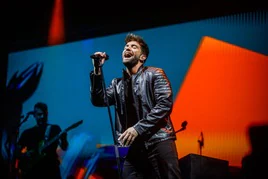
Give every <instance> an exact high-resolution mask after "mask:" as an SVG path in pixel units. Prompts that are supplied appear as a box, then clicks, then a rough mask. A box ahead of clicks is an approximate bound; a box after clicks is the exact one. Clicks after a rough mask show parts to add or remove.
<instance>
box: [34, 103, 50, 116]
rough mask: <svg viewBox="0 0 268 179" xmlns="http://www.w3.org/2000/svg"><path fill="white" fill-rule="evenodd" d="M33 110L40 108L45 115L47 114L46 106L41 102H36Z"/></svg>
mask: <svg viewBox="0 0 268 179" xmlns="http://www.w3.org/2000/svg"><path fill="white" fill-rule="evenodd" d="M34 108H40V109H41V110H42V111H43V112H44V113H45V114H47V113H48V109H47V104H45V103H43V102H38V103H36V104H35V105H34Z"/></svg>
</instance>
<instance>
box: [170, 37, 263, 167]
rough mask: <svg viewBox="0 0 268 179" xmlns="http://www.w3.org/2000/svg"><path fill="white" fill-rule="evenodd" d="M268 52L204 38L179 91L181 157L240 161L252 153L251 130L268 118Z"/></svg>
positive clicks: (177, 117)
mask: <svg viewBox="0 0 268 179" xmlns="http://www.w3.org/2000/svg"><path fill="white" fill-rule="evenodd" d="M267 82H268V57H267V56H265V55H263V54H259V53H256V52H253V51H250V50H248V49H244V48H241V47H238V46H235V45H232V44H229V43H226V42H223V41H220V40H217V39H214V38H211V37H204V38H203V39H202V41H201V43H200V46H199V49H198V50H197V51H196V56H195V58H194V59H193V62H192V65H191V66H190V68H189V71H188V73H187V75H186V76H185V80H184V82H183V84H182V87H181V89H180V91H179V92H178V94H177V96H176V100H175V103H174V109H173V112H172V120H173V122H174V125H175V128H176V130H178V129H179V128H180V126H181V122H182V121H185V120H186V121H187V122H188V125H187V129H186V130H185V131H182V132H179V133H177V137H178V140H177V147H178V151H179V157H180V158H181V157H183V156H185V155H187V154H189V153H199V147H198V142H197V140H198V138H199V136H200V133H201V131H202V132H203V134H204V147H203V150H202V155H205V156H211V157H215V158H219V159H224V160H228V161H229V164H230V165H233V166H241V160H242V157H243V156H245V155H246V154H248V152H250V144H249V141H248V136H247V129H248V127H249V126H250V125H252V124H263V123H266V124H267V123H268V112H267V106H268V93H267V91H268V83H267Z"/></svg>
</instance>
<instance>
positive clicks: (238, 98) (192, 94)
mask: <svg viewBox="0 0 268 179" xmlns="http://www.w3.org/2000/svg"><path fill="white" fill-rule="evenodd" d="M267 19H268V18H267V13H263V12H260V13H247V14H238V15H233V16H228V17H219V18H214V19H206V20H200V21H194V22H187V23H182V24H174V25H169V26H164V27H158V28H152V29H145V30H140V31H133V32H134V33H137V34H139V35H141V36H143V37H144V39H145V40H146V41H147V42H148V45H149V47H150V55H149V58H148V60H147V62H146V65H148V66H157V67H161V68H163V69H164V70H165V71H166V73H167V75H168V77H169V78H170V81H171V84H172V87H173V90H174V109H173V113H172V120H173V122H174V125H175V128H176V130H179V129H180V127H181V123H182V122H183V121H187V122H188V125H187V128H186V130H184V131H181V132H178V133H177V134H176V135H177V137H178V140H177V142H176V144H177V147H178V151H179V157H183V156H185V155H187V154H189V153H200V150H199V147H198V142H197V140H198V139H199V137H200V134H201V132H202V133H203V137H204V147H203V148H202V155H205V156H210V157H215V158H219V159H224V160H228V161H229V164H230V165H233V166H240V165H241V159H242V157H243V156H244V155H246V154H247V153H248V152H249V151H250V144H249V141H248V136H247V129H248V127H249V126H250V125H252V124H263V123H268V113H267V106H268V93H267V91H268V84H267V81H268V58H267V54H268V36H267V32H268V23H267ZM125 35H126V33H122V34H115V35H110V36H105V37H99V38H93V39H85V40H81V41H76V42H72V43H66V44H62V45H57V46H49V47H43V48H38V49H30V50H25V51H20V52H14V53H10V54H9V58H8V59H9V60H8V74H7V84H9V85H10V80H11V79H12V77H14V74H16V75H15V76H19V75H20V74H21V73H22V72H24V73H25V70H26V69H27V68H28V67H32V65H38V64H41V66H38V67H41V68H42V74H41V76H40V80H39V81H38V85H37V86H36V88H35V89H34V90H33V92H32V93H31V95H29V97H27V99H25V101H23V105H22V108H21V115H25V114H26V113H27V112H29V111H31V110H33V106H34V104H35V103H36V102H38V101H43V102H45V103H47V104H48V110H49V121H50V122H51V123H57V124H59V125H60V126H61V127H62V129H64V128H67V127H68V126H69V125H71V124H73V123H75V122H77V121H79V120H83V124H82V125H80V126H78V127H77V128H75V129H73V130H71V131H69V132H68V138H69V140H70V141H72V139H75V138H77V137H78V136H87V137H88V138H89V140H90V141H91V142H92V143H94V144H103V145H106V144H107V145H110V144H113V137H112V131H111V126H110V119H109V115H108V109H107V108H97V107H94V106H93V105H92V104H91V103H90V100H89V72H90V71H91V70H92V64H91V59H90V58H89V56H90V55H91V54H92V53H94V52H95V51H105V52H106V53H107V54H108V55H109V56H110V59H109V60H108V61H107V62H106V63H105V65H104V66H103V72H104V77H105V82H106V84H107V85H108V84H109V82H110V81H111V79H112V78H114V77H120V76H121V72H122V68H124V66H123V65H122V61H121V52H122V50H123V47H124V37H125ZM24 73H23V74H24ZM24 75H26V74H24ZM111 112H112V118H113V117H114V115H113V108H112V107H111ZM112 120H113V119H112ZM33 125H35V121H34V119H33V118H32V117H30V118H29V119H28V121H26V122H25V123H23V124H22V125H21V127H20V132H21V131H23V130H24V129H26V128H28V127H30V126H33ZM71 144H72V143H71ZM78 144H79V142H78V143H76V144H75V145H78ZM63 157H64V156H63Z"/></svg>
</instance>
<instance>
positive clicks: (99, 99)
mask: <svg viewBox="0 0 268 179" xmlns="http://www.w3.org/2000/svg"><path fill="white" fill-rule="evenodd" d="M125 76H126V72H125V70H123V78H114V79H113V80H112V82H111V84H110V85H109V86H108V87H107V88H106V94H107V99H108V100H107V101H108V104H109V105H114V106H115V132H116V137H118V135H120V134H121V133H123V132H124V131H125V130H126V129H127V115H126V103H125V94H124V77H125ZM90 85H91V88H90V100H91V102H92V104H93V105H94V106H98V107H103V106H107V103H105V101H104V91H103V85H102V80H101V75H94V73H93V72H91V73H90ZM132 86H133V90H132V91H133V96H134V102H135V106H136V112H137V114H138V120H139V122H138V123H136V124H135V125H134V126H133V127H134V128H135V129H136V131H137V132H138V134H139V137H140V138H142V140H143V141H144V144H145V146H150V145H152V144H154V143H156V142H159V141H164V140H167V139H176V135H175V132H174V128H173V125H172V122H171V119H170V113H171V111H172V107H173V99H172V95H173V94H172V89H171V85H170V82H169V80H168V78H167V77H166V74H165V72H164V71H163V70H162V69H160V68H155V67H145V66H141V67H140V68H139V70H138V72H137V73H136V74H135V75H134V76H132Z"/></svg>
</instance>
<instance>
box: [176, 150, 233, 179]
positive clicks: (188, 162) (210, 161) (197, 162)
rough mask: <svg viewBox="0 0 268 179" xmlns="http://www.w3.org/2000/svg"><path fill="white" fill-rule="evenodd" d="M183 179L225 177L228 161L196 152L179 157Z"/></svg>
mask: <svg viewBox="0 0 268 179" xmlns="http://www.w3.org/2000/svg"><path fill="white" fill-rule="evenodd" d="M179 164H180V168H181V172H182V176H183V179H227V178H228V177H229V162H228V161H226V160H221V159H216V158H212V157H207V156H201V155H197V154H188V155H186V156H185V157H183V158H181V159H179Z"/></svg>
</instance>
